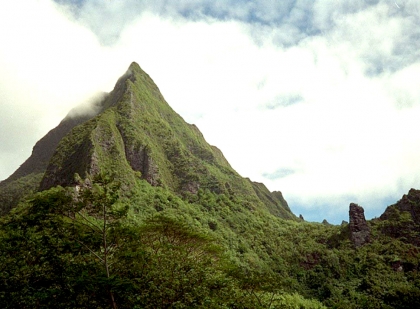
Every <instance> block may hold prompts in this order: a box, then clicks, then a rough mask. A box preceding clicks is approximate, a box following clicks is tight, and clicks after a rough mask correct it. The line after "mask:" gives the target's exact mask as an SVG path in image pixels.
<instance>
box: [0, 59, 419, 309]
mask: <svg viewBox="0 0 420 309" xmlns="http://www.w3.org/2000/svg"><path fill="white" fill-rule="evenodd" d="M100 111H101V112H100V113H99V114H98V115H97V116H95V117H92V118H91V119H89V120H88V119H85V120H86V121H81V120H80V119H81V118H80V119H79V120H77V121H74V122H71V123H70V122H69V121H63V122H62V123H63V125H65V128H64V127H60V126H59V127H57V128H56V129H54V130H53V131H51V132H50V133H49V134H48V135H47V136H46V137H45V138H43V140H42V143H39V144H37V145H38V147H34V152H33V155H32V156H31V158H30V159H28V161H27V162H26V163H25V164H24V165H25V166H24V169H20V170H18V171H17V172H16V173H15V174H14V176H13V177H14V178H11V179H8V180H6V181H4V182H2V183H1V184H0V210H1V211H2V213H4V214H5V215H4V216H3V217H1V218H0V304H1V305H2V306H1V307H2V308H51V307H52V308H55V307H60V308H232V309H233V308H235V309H238V308H244V309H245V308H290V309H292V308H293V309H294V308H355V309H356V308H420V276H419V274H418V271H419V269H420V265H419V261H420V251H419V247H418V246H419V244H420V241H419V235H420V224H419V222H420V221H419V218H420V210H419V208H420V191H416V190H411V191H410V194H408V195H407V196H405V197H404V198H403V199H402V201H401V203H397V204H396V205H393V206H391V207H389V208H388V210H387V211H386V213H385V214H384V215H383V216H381V218H380V219H375V220H371V221H369V222H368V224H369V227H370V233H371V234H370V242H368V243H366V244H364V245H363V246H361V247H358V248H355V246H354V244H353V243H352V242H351V240H350V239H351V237H350V233H351V230H350V228H349V225H348V224H343V225H341V226H334V225H329V224H319V223H309V222H304V221H302V220H298V219H297V218H296V217H295V216H294V215H293V214H292V213H291V211H290V209H289V207H288V206H287V203H286V201H285V200H284V199H283V196H282V194H281V193H280V192H269V191H268V189H267V188H266V187H265V186H264V185H263V184H260V183H253V182H251V181H250V180H249V179H245V178H242V177H241V176H240V175H238V174H237V173H236V172H235V171H234V170H233V169H232V168H231V166H230V165H229V163H228V162H227V161H226V159H225V158H224V157H223V154H222V153H221V152H220V151H219V150H218V149H217V148H216V147H213V146H210V145H208V144H207V143H206V141H205V140H204V137H203V136H202V135H201V133H200V131H199V130H198V129H197V127H195V126H194V125H189V124H187V123H185V122H184V121H183V119H182V118H181V117H180V116H179V115H177V114H176V113H175V112H174V111H173V110H172V109H171V108H170V107H169V105H168V104H167V103H166V102H165V101H164V99H163V97H162V95H161V94H160V92H159V89H158V88H157V86H156V85H155V84H154V83H153V81H152V80H151V79H150V77H149V76H148V75H147V74H146V73H145V72H143V71H142V70H141V69H140V67H139V66H138V65H137V64H135V63H134V64H132V65H131V66H130V69H129V71H128V72H127V74H125V75H124V76H123V77H122V78H120V79H119V81H118V82H117V84H116V86H115V88H114V90H113V91H112V92H111V93H110V94H108V95H107V96H106V97H105V98H104V99H103V101H101V102H100ZM60 125H61V124H60ZM64 132H68V133H64ZM41 146H45V147H41ZM49 147H51V148H49ZM40 158H42V160H41V159H40ZM37 161H40V162H41V165H36V162H37ZM47 161H48V164H47V163H46V162H47ZM16 205H18V206H17V207H15V206H16ZM13 207H15V208H14V209H12V210H11V211H10V209H11V208H13Z"/></svg>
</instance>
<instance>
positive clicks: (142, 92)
mask: <svg viewBox="0 0 420 309" xmlns="http://www.w3.org/2000/svg"><path fill="white" fill-rule="evenodd" d="M97 104H98V107H99V108H98V110H99V115H96V117H93V118H91V116H77V117H72V116H67V117H66V118H65V119H64V120H63V121H62V122H61V123H60V124H59V125H58V127H56V128H55V129H53V130H51V131H50V132H49V133H48V134H47V135H46V136H45V137H44V138H42V139H41V140H40V141H39V142H38V143H37V144H36V145H35V147H34V149H33V153H32V155H31V157H30V158H29V159H28V160H27V161H26V162H25V163H24V164H23V165H22V166H21V167H20V168H19V169H18V170H17V171H16V172H15V173H14V174H13V175H12V176H10V177H9V178H8V179H7V180H5V181H4V182H2V183H1V187H0V190H3V191H2V193H3V194H2V195H4V196H5V195H7V193H8V192H7V188H6V189H5V186H6V185H7V184H9V183H11V182H13V186H15V185H16V183H17V182H19V181H22V179H26V178H30V180H31V185H28V189H32V190H33V189H34V185H33V184H36V183H37V182H38V181H39V180H40V177H41V175H42V180H41V181H40V184H39V189H40V190H41V191H42V190H46V189H49V188H51V187H54V186H57V185H62V186H69V185H75V179H74V175H75V173H77V174H79V175H80V176H82V177H84V176H85V175H87V174H90V175H96V174H98V173H100V172H101V171H107V170H112V171H113V173H114V174H115V175H114V176H115V177H116V178H117V179H119V180H121V181H123V182H124V183H125V184H126V185H127V186H130V185H131V184H133V183H134V182H135V181H134V179H135V178H136V177H140V178H141V179H145V180H147V181H148V182H149V183H150V184H151V185H153V186H160V187H163V188H167V189H168V190H171V191H172V192H174V193H176V194H179V195H181V196H186V195H188V194H197V193H198V191H199V190H200V189H201V190H210V191H211V192H214V193H217V194H221V193H231V194H236V195H237V196H239V197H244V198H245V197H246V199H247V200H248V201H249V202H251V203H252V204H253V205H254V206H253V207H256V208H264V209H266V210H269V211H270V212H271V213H273V214H275V215H277V216H280V217H283V218H288V219H294V218H295V217H294V215H293V214H292V213H291V211H290V209H289V208H288V206H287V203H286V201H285V200H284V199H283V198H282V196H281V193H279V192H275V193H270V192H269V191H268V190H267V188H266V187H265V186H264V185H263V184H257V183H253V182H251V181H250V180H249V179H244V178H242V177H241V176H240V175H238V174H237V173H236V172H235V171H234V170H233V169H232V167H231V166H230V165H229V163H228V162H227V161H226V159H225V158H224V156H223V154H222V152H221V151H220V150H219V149H217V148H216V147H214V146H210V145H209V144H208V143H207V142H206V141H205V139H204V137H203V135H202V134H201V132H200V131H199V130H198V128H197V127H196V126H195V125H190V124H187V123H186V122H185V121H184V120H183V119H182V118H181V117H180V116H179V115H178V114H176V113H175V112H174V111H173V110H172V109H171V107H170V106H169V105H168V104H167V103H166V101H165V100H164V98H163V96H162V95H161V93H160V91H159V89H158V87H157V86H156V85H155V83H154V82H153V80H152V79H151V78H150V77H149V76H148V75H147V74H146V73H145V72H144V71H143V70H142V69H141V68H140V66H139V65H138V64H136V63H132V64H131V65H130V67H129V69H128V71H127V72H126V73H125V74H124V75H123V76H122V77H121V78H120V79H119V80H118V82H117V84H116V85H115V88H114V90H113V91H112V92H111V93H110V94H108V95H107V96H106V97H105V98H104V99H103V100H102V101H101V102H98V103H97ZM71 114H72V113H71ZM89 118H91V119H89ZM88 120H89V121H88ZM44 172H45V174H44ZM8 187H11V186H10V185H9V186H8ZM28 189H26V188H25V189H23V190H21V192H24V193H26V192H27V191H29V190H28ZM14 204H16V201H14V202H13V201H12V202H11V203H10V202H9V203H7V202H6V203H5V202H4V201H3V205H5V206H3V208H5V209H3V212H5V211H7V210H8V209H10V208H11V207H13V206H14Z"/></svg>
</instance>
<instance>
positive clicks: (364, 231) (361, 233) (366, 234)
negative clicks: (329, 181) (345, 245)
mask: <svg viewBox="0 0 420 309" xmlns="http://www.w3.org/2000/svg"><path fill="white" fill-rule="evenodd" d="M349 217H350V223H349V228H350V239H351V241H352V242H353V245H354V246H355V247H356V248H357V247H360V246H363V245H364V244H366V243H368V242H370V228H369V226H368V224H367V222H366V219H365V210H364V209H363V207H361V206H359V205H357V204H354V203H351V204H350V210H349Z"/></svg>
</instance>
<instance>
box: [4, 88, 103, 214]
mask: <svg viewBox="0 0 420 309" xmlns="http://www.w3.org/2000/svg"><path fill="white" fill-rule="evenodd" d="M106 96H107V94H105V93H104V94H101V95H100V96H98V97H97V98H96V99H95V100H93V101H92V102H91V105H92V106H93V107H94V108H93V109H92V110H94V111H96V113H94V114H92V113H89V114H81V113H79V112H78V108H75V109H73V110H71V111H70V112H69V113H68V115H67V116H66V117H65V118H64V119H63V120H62V121H61V122H60V124H59V125H58V126H57V127H55V128H54V129H52V130H50V131H49V132H48V133H47V134H46V135H45V136H44V137H43V138H41V139H40V140H39V141H38V142H37V143H36V144H35V146H34V147H33V150H32V154H31V156H30V157H29V158H28V159H27V160H26V161H25V162H24V163H23V164H22V165H21V166H20V167H19V168H18V169H17V170H16V171H15V172H14V173H13V174H12V175H10V176H9V177H8V178H7V179H5V180H4V181H2V182H0V214H1V213H5V212H7V211H9V210H10V209H11V208H13V207H14V206H16V205H17V204H18V202H19V201H20V200H21V198H22V197H24V196H25V195H27V194H29V193H30V192H33V191H36V190H37V189H38V187H39V183H40V181H41V179H42V177H43V174H44V172H45V170H46V168H47V166H48V163H49V161H50V159H51V157H52V155H53V154H54V151H55V149H56V147H57V145H58V143H59V142H60V141H61V139H62V138H63V137H64V136H65V135H66V134H67V133H69V132H70V130H71V129H73V128H74V127H75V126H77V125H79V124H82V123H84V122H85V121H87V120H89V119H90V118H92V117H94V116H95V115H96V114H97V113H99V112H101V111H102V110H103V109H104V108H103V102H104V99H105V98H106Z"/></svg>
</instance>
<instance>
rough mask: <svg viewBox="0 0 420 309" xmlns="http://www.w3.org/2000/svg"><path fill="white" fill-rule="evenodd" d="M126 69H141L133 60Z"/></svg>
mask: <svg viewBox="0 0 420 309" xmlns="http://www.w3.org/2000/svg"><path fill="white" fill-rule="evenodd" d="M128 70H132V71H138V70H141V67H140V65H139V64H138V63H137V62H135V61H133V62H131V64H130V66H129V67H128Z"/></svg>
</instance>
